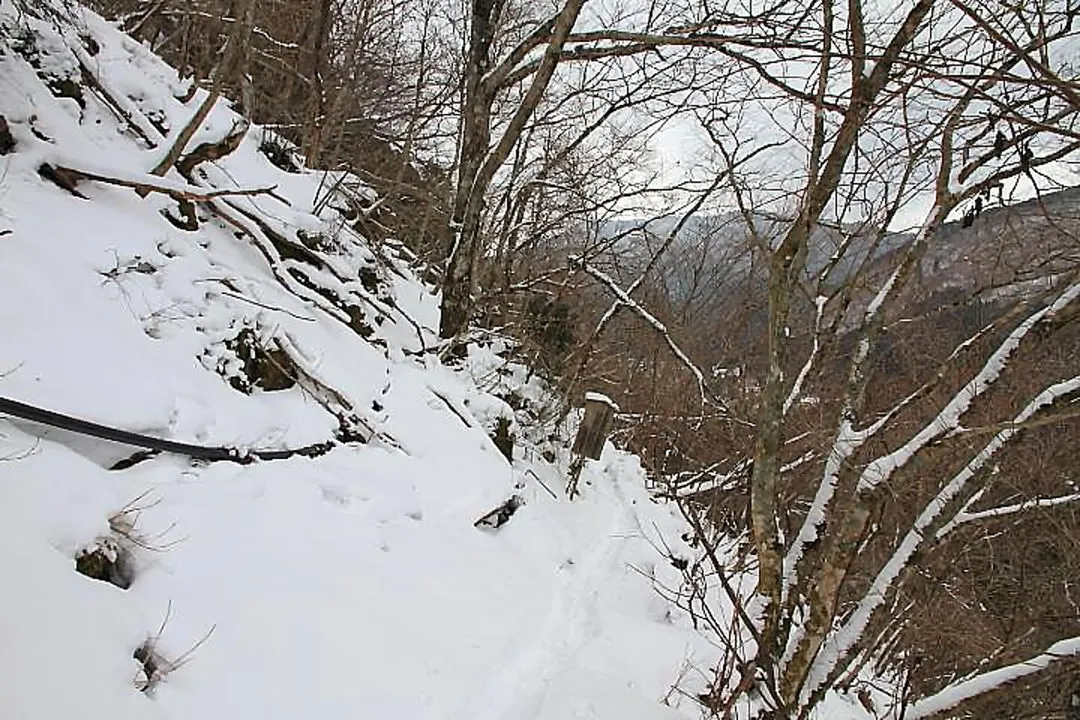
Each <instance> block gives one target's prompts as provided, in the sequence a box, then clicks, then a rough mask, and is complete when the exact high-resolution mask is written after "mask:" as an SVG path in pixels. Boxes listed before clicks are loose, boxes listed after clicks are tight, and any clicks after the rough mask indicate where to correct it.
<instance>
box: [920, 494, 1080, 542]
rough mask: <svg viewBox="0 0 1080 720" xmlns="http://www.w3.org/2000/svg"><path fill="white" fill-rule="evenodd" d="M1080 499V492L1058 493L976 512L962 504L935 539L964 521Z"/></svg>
mask: <svg viewBox="0 0 1080 720" xmlns="http://www.w3.org/2000/svg"><path fill="white" fill-rule="evenodd" d="M1077 500H1080V493H1072V494H1071V495H1059V496H1057V497H1050V498H1031V499H1030V500H1025V501H1023V502H1018V503H1015V504H1013V505H1001V506H999V507H996V508H989V509H987V510H979V511H977V512H968V511H967V508H968V506H969V505H970V504H971V503H968V504H966V505H965V506H964V509H963V510H961V511H960V512H959V513H957V515H956V517H954V518H953V519H952V520H950V521H949V522H948V523H946V524H945V525H943V526H942V527H941V529H940V530H938V531H937V533H935V535H934V539H935V540H940V539H941V538H943V537H945V536H946V535H948V534H949V533H950V532H952V531H953V530H955V529H956V527H957V526H958V525H963V524H964V523H969V522H974V521H976V520H990V519H993V518H999V517H1005V516H1007V515H1015V514H1016V513H1020V512H1023V511H1024V510H1029V509H1031V508H1048V507H1054V506H1055V505H1065V504H1066V503H1071V502H1076V501H1077Z"/></svg>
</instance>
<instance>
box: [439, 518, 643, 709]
mask: <svg viewBox="0 0 1080 720" xmlns="http://www.w3.org/2000/svg"><path fill="white" fill-rule="evenodd" d="M636 530H637V528H636V523H635V522H634V516H633V512H632V510H631V509H630V508H629V507H628V505H627V504H626V502H625V501H624V500H623V499H622V498H621V497H620V498H618V500H617V501H616V502H613V503H612V504H611V518H610V521H609V523H608V525H607V529H606V531H605V532H603V533H602V534H598V538H599V539H600V542H598V543H597V544H596V545H595V546H594V547H592V548H591V549H590V550H588V552H586V553H585V554H584V555H583V556H582V557H581V558H579V559H575V560H573V563H572V564H564V565H563V566H562V568H561V571H562V575H561V577H560V578H559V582H558V584H557V585H556V587H555V588H554V590H553V592H552V595H551V598H550V604H549V609H548V611H547V614H546V615H545V617H544V619H543V621H542V622H541V623H539V625H538V626H537V628H536V630H534V631H530V632H527V633H526V638H525V639H524V640H523V641H522V642H520V643H519V644H518V645H517V647H516V648H515V649H514V651H513V652H512V654H511V656H510V658H508V661H507V663H506V665H505V666H504V667H503V668H501V669H497V670H494V671H493V672H492V674H491V676H490V677H489V678H488V680H487V682H486V683H484V686H483V689H482V691H481V692H480V693H479V695H478V696H477V697H475V698H474V701H473V707H470V708H469V709H468V710H467V711H466V712H463V713H461V714H460V715H459V716H458V717H459V718H460V720H469V719H472V718H476V719H477V720H529V719H531V718H538V717H540V714H541V710H542V706H543V701H544V698H545V695H546V694H547V692H548V689H549V688H550V686H551V684H552V682H553V681H554V679H555V678H556V676H557V675H558V674H559V673H560V672H562V671H564V670H566V669H567V668H568V666H569V665H570V663H571V661H572V660H573V657H574V655H575V653H577V651H578V650H580V649H581V647H582V646H583V645H584V644H585V643H587V642H588V641H589V639H591V637H594V636H595V635H597V634H598V633H599V632H600V624H601V622H602V619H601V617H600V615H601V613H600V610H599V608H598V606H597V598H598V596H599V594H600V593H601V592H602V590H603V586H604V584H605V582H607V581H609V580H611V579H612V578H613V576H616V575H618V574H621V573H622V572H623V571H624V569H625V563H624V562H622V559H621V554H620V551H621V550H622V548H623V547H624V545H625V544H626V541H627V539H628V538H629V537H630V534H631V533H632V532H635V531H636Z"/></svg>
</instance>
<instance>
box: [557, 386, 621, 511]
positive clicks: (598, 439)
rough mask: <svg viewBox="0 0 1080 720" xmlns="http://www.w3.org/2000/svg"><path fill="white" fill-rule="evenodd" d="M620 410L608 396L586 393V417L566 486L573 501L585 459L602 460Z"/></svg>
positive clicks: (575, 441)
mask: <svg viewBox="0 0 1080 720" xmlns="http://www.w3.org/2000/svg"><path fill="white" fill-rule="evenodd" d="M618 410H619V406H618V405H616V404H615V403H614V402H613V401H612V400H611V398H609V397H608V396H607V395H601V394H600V393H595V392H590V393H585V417H584V418H583V419H582V421H581V427H579V428H578V432H577V437H575V438H574V447H573V448H572V449H571V452H572V453H573V454H574V455H575V456H576V457H575V458H574V461H573V463H571V465H570V482H568V483H567V485H566V494H567V496H568V497H569V498H570V499H571V500H573V499H574V496H575V495H577V493H578V489H577V485H578V478H579V477H581V468H582V467H583V466H584V465H585V458H589V459H591V460H599V459H600V453H601V452H603V450H604V443H605V442H606V441H607V437H608V433H609V432H610V431H611V421H612V420H614V419H615V413H616V412H618Z"/></svg>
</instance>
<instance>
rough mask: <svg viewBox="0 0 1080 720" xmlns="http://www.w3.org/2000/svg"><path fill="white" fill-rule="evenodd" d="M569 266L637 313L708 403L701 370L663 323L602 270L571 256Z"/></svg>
mask: <svg viewBox="0 0 1080 720" xmlns="http://www.w3.org/2000/svg"><path fill="white" fill-rule="evenodd" d="M570 264H571V265H572V266H574V267H578V268H581V269H582V270H584V271H585V272H587V273H588V274H589V275H591V276H592V277H593V278H595V279H596V280H598V281H599V282H600V283H602V284H603V285H604V286H605V287H607V289H608V290H609V291H611V294H612V295H614V296H615V298H616V299H617V300H618V301H619V302H620V303H622V304H623V305H625V306H626V307H628V308H630V309H631V310H632V311H634V312H635V313H637V315H638V317H640V318H641V319H642V320H644V321H645V322H646V323H648V324H649V325H650V326H652V328H653V329H654V330H656V332H657V333H658V334H659V335H660V337H662V338H663V339H664V342H665V343H667V346H668V347H669V348H670V349H671V352H672V353H673V354H674V355H675V357H676V358H678V359H679V362H681V363H682V364H683V365H684V366H685V367H686V369H687V370H689V371H690V373H691V374H692V375H693V376H694V379H695V380H697V385H698V392H699V393H700V394H701V402H702V403H703V404H704V403H708V402H710V399H709V395H708V392H707V391H706V389H705V375H704V374H703V373H702V372H701V368H699V367H698V366H697V365H695V364H694V361H693V360H691V359H690V357H689V356H688V355H687V354H686V353H685V352H683V350H682V348H680V347H679V345H678V343H676V342H675V341H674V340H673V339H672V337H671V334H670V333H669V332H668V329H667V326H666V325H664V323H662V322H660V321H659V320H658V319H657V318H656V316H655V315H653V314H652V313H650V312H649V311H648V310H646V309H645V308H643V307H642V306H641V305H640V304H639V303H638V302H637V301H636V300H634V299H633V298H632V297H630V296H629V295H628V294H627V293H626V291H625V290H623V289H622V288H621V287H620V286H619V284H618V283H617V282H615V280H614V278H612V277H611V276H610V275H608V274H607V273H605V272H604V271H603V270H600V269H599V268H595V267H593V266H592V265H589V264H588V263H586V262H585V259H584V258H583V257H581V256H579V255H574V256H571V258H570Z"/></svg>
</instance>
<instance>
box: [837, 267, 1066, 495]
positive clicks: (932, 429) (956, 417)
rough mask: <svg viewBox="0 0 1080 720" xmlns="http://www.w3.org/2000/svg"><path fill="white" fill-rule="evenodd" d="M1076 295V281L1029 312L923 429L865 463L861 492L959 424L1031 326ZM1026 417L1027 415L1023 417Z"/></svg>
mask: <svg viewBox="0 0 1080 720" xmlns="http://www.w3.org/2000/svg"><path fill="white" fill-rule="evenodd" d="M1077 296H1080V283H1073V284H1072V285H1070V286H1069V287H1067V288H1066V289H1065V290H1064V291H1063V292H1062V293H1061V294H1060V295H1059V296H1058V297H1057V299H1056V300H1055V301H1054V302H1053V303H1052V304H1051V305H1049V306H1047V307H1044V308H1043V309H1041V310H1038V311H1036V312H1034V313H1032V314H1031V315H1029V316H1028V317H1027V319H1025V320H1024V322H1022V323H1020V325H1018V326H1017V327H1016V329H1014V330H1013V331H1012V332H1011V333H1009V336H1008V337H1007V338H1005V340H1004V341H1002V343H1001V345H999V346H998V348H997V350H995V351H994V353H993V354H992V355H991V356H990V357H989V358H988V359H987V361H986V363H985V364H984V365H983V367H982V369H981V370H980V371H979V372H978V373H977V374H976V375H975V377H973V378H972V379H971V380H969V381H968V382H967V384H965V385H964V386H963V387H962V388H960V390H959V391H958V392H957V393H956V394H955V395H953V397H952V399H951V400H950V401H949V402H948V403H947V404H946V405H945V407H944V408H942V409H941V412H939V413H938V414H937V415H936V416H935V417H934V419H933V420H931V421H930V422H929V423H927V424H926V425H925V426H923V428H922V430H920V431H919V432H918V433H916V434H915V436H914V437H912V438H911V439H910V440H908V442H906V443H905V444H904V445H903V446H901V447H899V448H897V449H896V450H894V451H893V452H891V453H889V454H888V455H884V456H882V457H879V458H877V459H876V460H874V461H873V462H871V463H870V464H869V465H867V466H866V469H865V470H863V472H862V475H861V476H860V477H859V484H858V489H859V490H860V491H861V492H866V491H870V490H873V489H874V488H876V487H877V486H878V485H880V484H881V483H882V482H884V481H886V480H888V479H889V478H890V477H891V476H892V474H893V473H894V472H895V471H896V470H898V469H900V468H902V467H903V466H904V465H906V464H907V462H908V461H909V460H911V458H912V457H913V456H914V455H915V453H917V452H918V451H920V450H922V449H923V448H924V447H926V446H927V445H929V444H930V443H931V442H933V441H934V440H937V439H938V438H940V437H942V436H943V435H945V434H947V433H949V432H951V431H953V430H955V429H956V428H958V427H960V418H961V417H962V416H963V415H964V413H966V412H967V411H968V409H969V408H970V407H971V403H972V402H974V400H975V399H976V398H978V397H979V396H980V395H982V394H983V393H984V392H986V390H987V389H989V388H990V387H992V386H993V384H994V383H995V382H996V381H997V379H998V378H999V377H1001V374H1002V373H1003V372H1004V371H1005V368H1006V367H1007V366H1008V364H1009V360H1010V359H1011V357H1012V354H1013V353H1014V352H1015V351H1016V349H1017V348H1018V347H1019V346H1020V342H1021V341H1022V340H1023V339H1024V338H1025V337H1026V336H1027V335H1028V333H1030V332H1031V329H1032V328H1034V327H1035V326H1036V325H1037V324H1038V323H1039V322H1040V321H1042V320H1043V319H1050V318H1053V317H1054V316H1055V315H1056V314H1057V313H1058V312H1060V311H1061V309H1062V308H1064V307H1065V306H1066V305H1068V304H1070V303H1071V302H1073V301H1074V300H1075V299H1076V298H1077ZM1026 419H1027V418H1024V420H1026ZM1022 421H1023V420H1019V421H1017V422H1022Z"/></svg>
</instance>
